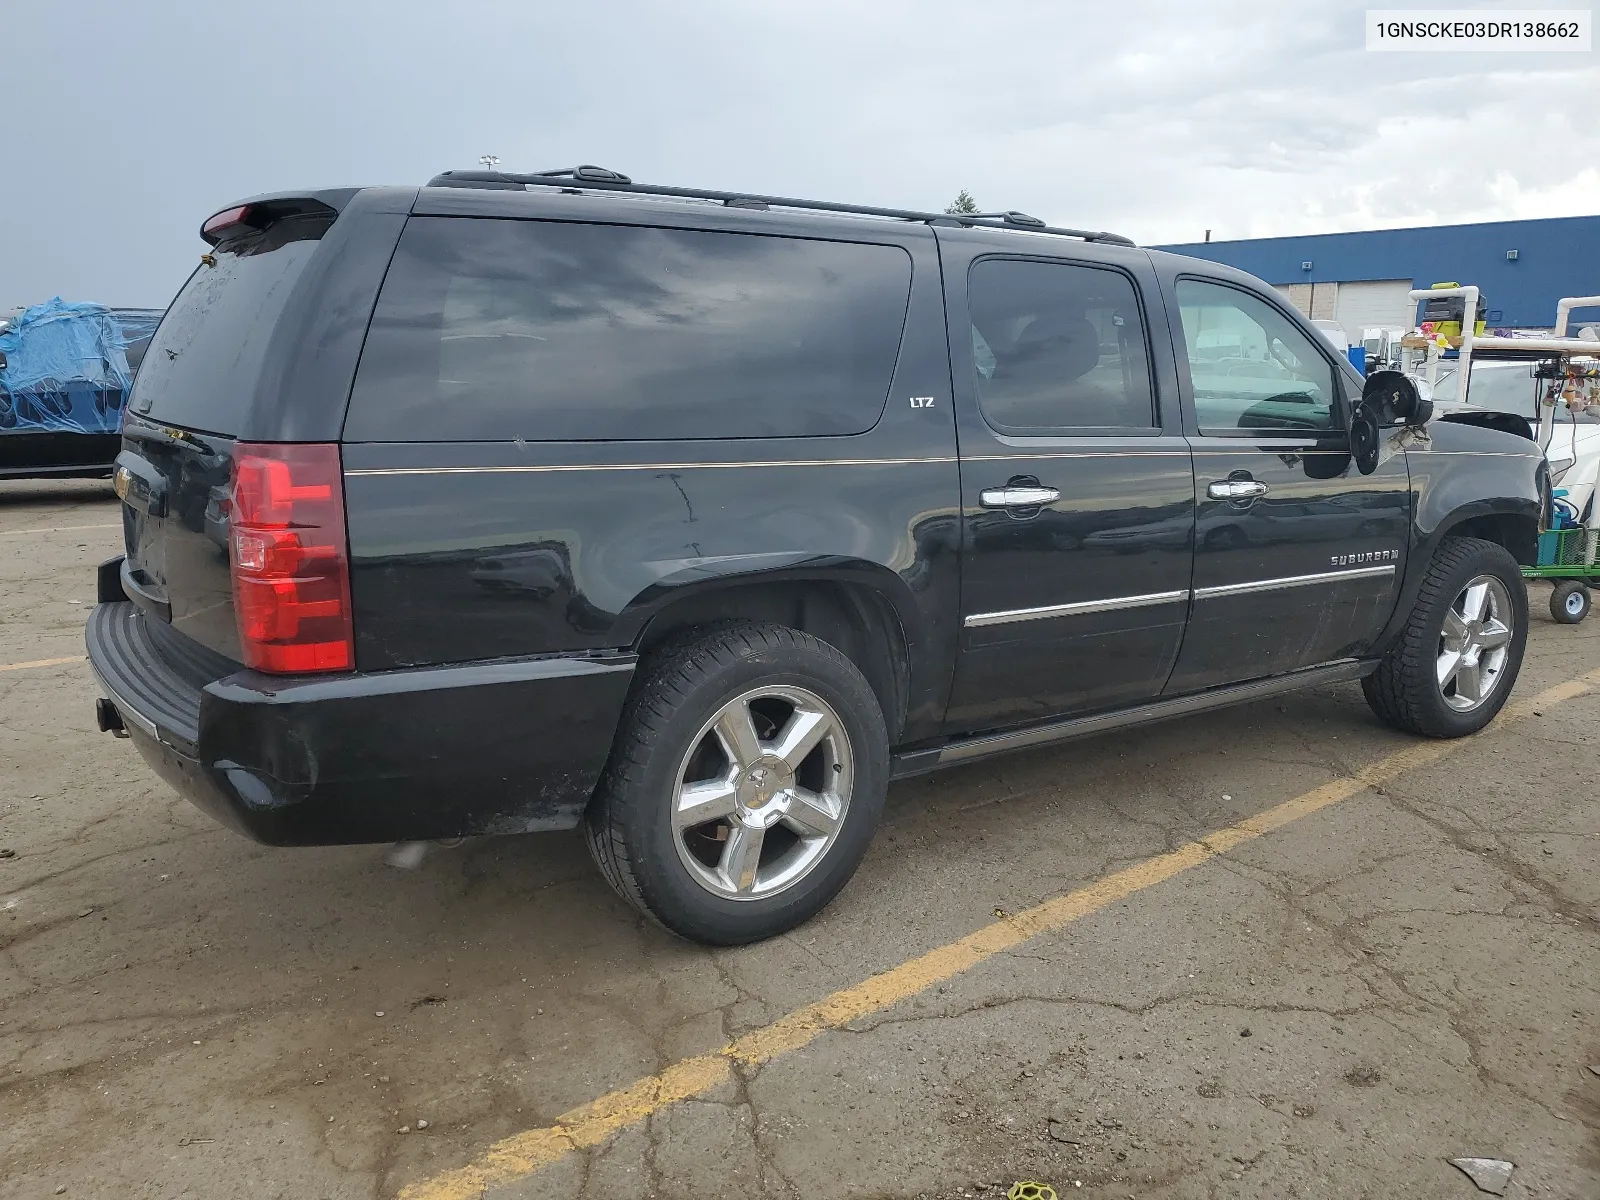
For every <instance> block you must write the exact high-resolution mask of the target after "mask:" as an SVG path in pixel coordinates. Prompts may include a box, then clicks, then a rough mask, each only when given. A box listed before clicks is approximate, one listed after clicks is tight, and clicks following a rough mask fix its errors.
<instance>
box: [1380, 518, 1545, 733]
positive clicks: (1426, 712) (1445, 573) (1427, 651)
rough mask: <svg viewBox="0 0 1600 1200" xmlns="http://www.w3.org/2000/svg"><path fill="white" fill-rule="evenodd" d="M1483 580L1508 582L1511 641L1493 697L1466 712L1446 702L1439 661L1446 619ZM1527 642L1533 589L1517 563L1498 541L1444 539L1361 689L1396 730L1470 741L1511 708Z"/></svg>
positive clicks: (1495, 679)
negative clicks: (1399, 628) (1509, 702)
mask: <svg viewBox="0 0 1600 1200" xmlns="http://www.w3.org/2000/svg"><path fill="white" fill-rule="evenodd" d="M1479 576H1490V577H1492V578H1494V579H1498V580H1499V581H1500V582H1501V583H1502V584H1503V585H1504V589H1505V595H1506V600H1507V603H1508V604H1509V607H1510V616H1511V620H1510V621H1509V622H1508V625H1509V627H1510V633H1511V637H1510V640H1509V642H1508V643H1507V644H1506V657H1505V661H1504V664H1503V666H1502V667H1501V668H1500V669H1499V671H1498V672H1497V673H1496V675H1495V678H1494V681H1493V684H1492V690H1491V691H1490V692H1489V694H1488V696H1487V697H1485V698H1484V699H1483V700H1482V701H1481V702H1480V703H1478V704H1477V705H1476V707H1473V708H1471V709H1469V710H1467V711H1461V710H1459V709H1457V708H1454V707H1452V706H1451V704H1450V702H1449V701H1447V700H1446V698H1445V694H1444V691H1443V690H1442V689H1441V687H1440V685H1439V682H1438V676H1437V674H1436V669H1437V668H1436V664H1437V663H1438V661H1439V659H1440V655H1441V651H1442V650H1443V649H1444V644H1443V640H1442V639H1443V636H1444V622H1445V618H1446V615H1447V614H1448V613H1449V611H1450V610H1451V606H1452V605H1453V604H1454V603H1455V601H1456V599H1457V597H1458V596H1460V595H1461V593H1462V592H1463V590H1464V589H1465V588H1466V586H1467V584H1468V583H1470V582H1471V581H1472V580H1473V579H1475V578H1477V577H1479ZM1527 640H1528V589H1527V587H1526V585H1525V584H1524V583H1523V580H1522V571H1521V568H1520V567H1518V565H1517V562H1516V560H1515V559H1514V558H1512V557H1511V555H1510V554H1509V553H1508V552H1507V551H1506V550H1505V548H1504V547H1502V546H1498V545H1496V544H1495V543H1494V542H1487V541H1483V540H1481V539H1479V538H1446V539H1445V540H1444V542H1443V543H1442V544H1441V545H1440V547H1439V549H1438V551H1437V552H1436V553H1435V554H1434V556H1433V561H1432V562H1431V563H1430V564H1429V565H1428V573H1427V575H1426V576H1425V577H1424V579H1423V581H1422V587H1421V589H1420V591H1419V592H1418V593H1417V601H1416V604H1415V605H1414V606H1413V608H1412V610H1411V616H1410V618H1409V620H1407V622H1406V627H1405V630H1404V631H1403V632H1402V633H1401V635H1400V638H1399V640H1398V641H1397V642H1396V643H1395V645H1394V647H1393V648H1392V649H1391V650H1390V651H1389V653H1388V654H1387V655H1386V656H1385V657H1384V659H1383V661H1382V662H1381V663H1380V664H1379V665H1378V669H1377V670H1376V671H1374V672H1373V673H1372V674H1371V675H1368V676H1367V677H1366V678H1365V679H1363V680H1362V681H1361V689H1362V691H1363V692H1365V693H1366V697H1367V703H1368V704H1370V705H1371V706H1372V711H1373V712H1375V713H1377V714H1378V716H1379V717H1381V718H1382V719H1383V720H1384V721H1386V722H1387V723H1388V724H1390V725H1393V726H1394V727H1395V728H1396V729H1403V730H1405V731H1406V732H1407V733H1416V734H1421V735H1423V736H1424V737H1436V738H1457V737H1465V736H1467V735H1468V734H1472V733H1476V732H1478V730H1480V729H1482V728H1483V727H1484V726H1485V725H1487V724H1488V723H1489V722H1490V721H1492V720H1493V719H1494V717H1495V714H1496V713H1498V712H1499V711H1500V709H1501V707H1502V706H1503V705H1504V704H1505V702H1506V698H1507V697H1508V696H1510V694H1511V689H1512V688H1513V687H1514V686H1515V685H1516V681H1517V672H1518V671H1519V670H1520V669H1521V667H1522V652H1523V648H1524V647H1525V646H1526V644H1527Z"/></svg>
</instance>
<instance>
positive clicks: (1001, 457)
mask: <svg viewBox="0 0 1600 1200" xmlns="http://www.w3.org/2000/svg"><path fill="white" fill-rule="evenodd" d="M1188 457H1189V452H1188V451H1187V450H1059V451H1055V452H1052V451H1049V450H1029V449H1026V448H1023V447H1019V448H1018V450H1017V452H1016V453H1015V454H966V455H963V456H962V458H961V461H962V462H1015V461H1016V460H1017V459H1019V458H1188Z"/></svg>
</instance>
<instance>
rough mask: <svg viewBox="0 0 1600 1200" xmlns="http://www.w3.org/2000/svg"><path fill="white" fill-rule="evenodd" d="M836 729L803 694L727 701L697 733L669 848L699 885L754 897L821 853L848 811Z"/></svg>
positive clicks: (847, 777) (817, 701)
mask: <svg viewBox="0 0 1600 1200" xmlns="http://www.w3.org/2000/svg"><path fill="white" fill-rule="evenodd" d="M853 776H854V760H853V757H852V754H851V750H850V739H849V737H848V736H846V734H845V729H844V723H843V722H842V721H840V719H839V716H838V714H837V713H835V712H834V711H833V709H832V708H830V707H829V706H828V704H827V702H826V701H824V700H823V699H822V697H820V696H818V695H816V694H815V693H814V692H810V691H807V690H806V689H805V688H800V687H792V686H773V685H769V686H764V687H759V688H755V689H752V690H751V691H748V692H745V693H744V694H743V695H739V696H735V697H734V698H733V699H732V700H730V701H728V703H726V704H724V705H723V706H722V708H720V709H719V710H718V711H717V713H716V715H715V716H713V717H712V718H711V719H710V720H709V721H707V722H706V723H705V724H704V725H703V726H701V728H700V732H699V733H697V734H696V735H695V737H694V740H693V741H692V742H691V743H690V746H689V752H688V753H687V754H685V755H684V757H683V762H682V763H681V764H680V765H679V768H678V783H677V787H676V789H675V792H674V795H673V798H672V832H673V844H674V845H675V846H676V847H677V850H678V858H679V860H680V861H681V862H682V863H683V865H684V867H686V868H687V869H688V871H689V874H690V875H691V876H692V877H693V878H694V880H695V882H697V883H698V884H699V885H700V886H701V887H703V888H705V889H706V890H707V891H708V892H711V893H713V894H714V895H717V896H721V897H722V898H724V899H727V900H760V899H764V898H765V897H768V896H772V895H775V894H776V893H778V892H781V891H783V890H784V889H785V888H787V887H791V886H792V885H794V884H795V883H797V882H798V881H799V880H801V879H803V878H804V877H805V876H806V875H807V874H808V873H810V871H811V870H812V868H814V867H815V866H816V865H817V864H818V863H819V862H821V861H822V859H823V858H824V857H825V856H826V855H827V853H828V850H829V849H830V848H831V847H832V846H833V843H834V841H835V840H836V839H837V838H838V836H839V830H840V828H841V827H842V826H843V824H844V818H845V811H846V810H847V809H848V808H849V806H850V788H851V782H852V779H853Z"/></svg>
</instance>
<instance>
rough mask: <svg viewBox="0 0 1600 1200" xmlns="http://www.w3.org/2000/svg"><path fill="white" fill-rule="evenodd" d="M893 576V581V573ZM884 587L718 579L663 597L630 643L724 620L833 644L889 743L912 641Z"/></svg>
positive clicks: (658, 640) (654, 644)
mask: <svg viewBox="0 0 1600 1200" xmlns="http://www.w3.org/2000/svg"><path fill="white" fill-rule="evenodd" d="M895 582H896V583H897V584H898V583H899V582H900V581H899V579H898V577H895ZM900 586H902V587H903V586H904V585H903V584H900ZM886 590H887V588H886V586H878V585H875V584H873V583H869V582H866V581H864V580H861V579H854V578H853V579H849V580H841V579H839V578H836V577H806V576H797V577H789V578H784V579H779V580H773V579H750V578H737V577H736V578H731V579H726V580H721V581H718V582H717V583H716V584H714V585H711V586H701V587H696V588H694V589H693V590H692V591H689V590H684V591H683V592H682V593H681V594H676V595H669V597H668V598H666V599H665V600H664V601H663V602H662V603H660V604H659V605H657V606H655V607H653V608H652V609H651V611H650V612H649V613H648V614H647V615H645V616H644V617H643V619H642V621H641V622H640V623H639V626H638V629H637V633H636V634H635V637H634V643H633V644H634V647H635V648H636V649H637V650H638V651H639V652H640V653H641V654H646V655H648V654H650V653H651V652H652V651H655V650H657V649H658V648H660V647H661V646H662V645H663V644H664V643H666V642H668V641H669V640H677V639H679V638H682V637H687V636H692V632H691V631H694V630H698V629H704V628H706V627H709V626H713V625H718V624H723V623H726V622H729V621H760V622H767V623H771V624H774V625H782V626H787V627H788V628H791V629H797V630H799V631H800V632H802V633H808V634H810V635H811V636H812V637H815V638H817V639H818V640H819V641H823V642H826V643H827V644H828V645H830V646H832V647H833V648H834V649H836V650H838V651H839V652H840V653H841V654H843V655H844V656H845V657H846V658H848V659H849V660H850V661H851V662H852V663H854V664H855V665H856V667H857V669H858V670H860V672H861V673H862V674H863V675H864V676H866V679H867V682H868V683H869V684H870V685H871V687H872V690H873V694H874V695H875V696H876V697H877V699H878V705H879V708H880V709H881V710H882V712H883V719H884V724H885V725H887V726H888V730H889V737H890V741H891V743H892V742H893V741H894V740H895V739H896V738H897V737H898V736H899V734H900V731H901V729H902V727H903V725H904V722H905V716H906V712H907V709H908V707H909V704H910V695H911V679H910V663H911V653H910V646H911V644H912V640H913V639H912V636H911V635H909V634H908V632H907V629H906V625H905V621H904V619H903V617H902V613H901V609H900V606H899V605H897V604H896V603H895V602H894V600H893V599H891V597H890V595H888V594H886Z"/></svg>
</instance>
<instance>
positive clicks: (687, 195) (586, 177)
mask: <svg viewBox="0 0 1600 1200" xmlns="http://www.w3.org/2000/svg"><path fill="white" fill-rule="evenodd" d="M530 184H531V185H534V186H543V187H557V188H561V189H562V190H564V191H570V192H577V191H579V189H580V186H581V188H583V189H594V190H597V191H606V192H631V193H634V194H635V195H642V196H676V197H680V198H682V199H685V200H714V201H717V202H718V203H721V204H722V205H724V206H725V207H727V208H751V209H761V210H764V209H770V208H800V209H808V210H811V211H814V212H836V213H853V214H855V215H857V216H864V217H888V218H890V219H892V220H898V221H919V222H923V223H926V224H929V225H946V226H950V225H965V226H970V227H972V228H975V229H983V228H995V227H996V226H1004V227H1008V228H1012V229H1025V230H1028V231H1029V232H1032V233H1054V234H1059V235H1061V236H1062V237H1075V238H1082V239H1083V240H1084V241H1086V242H1104V243H1107V244H1109V245H1113V246H1131V245H1133V244H1134V243H1133V241H1132V240H1131V239H1129V238H1125V237H1123V236H1122V235H1121V234H1120V233H1105V232H1097V231H1095V230H1090V229H1058V228H1057V227H1055V226H1053V225H1046V224H1045V223H1044V222H1043V221H1041V220H1040V219H1039V218H1038V217H1031V216H1029V215H1028V214H1027V213H1020V212H992V213H931V212H917V211H915V210H914V209H906V208H874V207H871V206H870V205H865V204H838V203H836V202H834V201H831V200H797V199H795V198H794V197H792V196H759V195H755V194H753V193H748V192H715V191H709V190H707V189H704V188H682V187H664V186H661V185H658V184H652V183H635V182H633V180H632V179H630V178H629V177H628V176H626V175H624V174H622V173H621V172H620V171H611V170H608V169H606V168H605V167H596V166H589V165H585V166H578V167H561V168H558V169H557V170H553V171H538V172H535V173H533V174H531V175H523V174H517V173H513V172H510V171H446V172H444V174H442V175H435V176H434V177H433V178H432V179H430V180H428V186H429V187H466V188H494V189H505V190H516V191H521V190H522V189H524V188H525V187H527V186H528V185H530Z"/></svg>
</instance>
